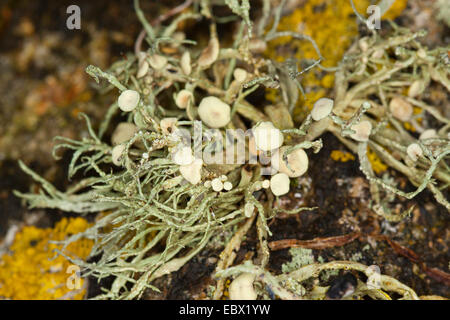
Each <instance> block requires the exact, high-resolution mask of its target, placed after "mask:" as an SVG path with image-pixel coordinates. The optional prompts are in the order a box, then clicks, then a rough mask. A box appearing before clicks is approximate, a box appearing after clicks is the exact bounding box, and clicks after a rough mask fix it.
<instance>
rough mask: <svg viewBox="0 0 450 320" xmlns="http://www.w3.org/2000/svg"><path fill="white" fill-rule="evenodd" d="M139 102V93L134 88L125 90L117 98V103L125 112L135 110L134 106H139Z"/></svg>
mask: <svg viewBox="0 0 450 320" xmlns="http://www.w3.org/2000/svg"><path fill="white" fill-rule="evenodd" d="M138 103H139V93H138V92H137V91H134V90H125V91H123V92H122V93H121V94H120V96H119V99H117V104H118V105H119V108H120V110H122V111H124V112H130V111H133V110H134V108H136V107H137V105H138Z"/></svg>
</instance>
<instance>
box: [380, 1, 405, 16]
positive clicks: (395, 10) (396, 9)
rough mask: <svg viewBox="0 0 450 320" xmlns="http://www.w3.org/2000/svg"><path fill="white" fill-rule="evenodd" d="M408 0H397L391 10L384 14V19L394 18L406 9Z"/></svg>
mask: <svg viewBox="0 0 450 320" xmlns="http://www.w3.org/2000/svg"><path fill="white" fill-rule="evenodd" d="M407 4H408V0H395V1H394V3H393V4H392V6H391V7H390V8H389V10H388V11H387V12H386V13H385V14H383V16H382V17H381V18H382V19H390V20H393V19H395V18H397V17H398V16H399V15H400V14H401V13H402V12H403V10H405V8H406V5H407Z"/></svg>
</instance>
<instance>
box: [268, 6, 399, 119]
mask: <svg viewBox="0 0 450 320" xmlns="http://www.w3.org/2000/svg"><path fill="white" fill-rule="evenodd" d="M370 4H371V3H370V1H369V0H362V1H357V2H356V3H355V6H356V9H357V10H358V11H359V12H365V11H366V9H367V7H368V6H369V5H370ZM406 4H407V0H397V1H395V3H394V4H393V5H392V7H391V8H390V9H389V10H388V11H387V12H386V13H385V14H384V15H383V17H382V18H383V19H394V18H396V17H397V16H399V15H400V14H401V12H402V11H403V9H404V8H405V7H406ZM278 30H279V31H297V32H300V33H302V34H305V35H308V36H311V37H312V38H313V39H314V41H315V42H316V44H317V46H318V47H319V49H320V52H321V53H322V55H323V57H324V60H323V62H322V65H323V67H325V68H333V67H336V66H337V65H338V63H339V62H340V61H341V60H342V58H343V56H344V53H345V52H346V51H347V49H348V48H349V47H350V45H351V44H352V43H353V41H354V40H355V39H356V38H357V36H358V26H357V21H356V19H355V14H354V11H353V9H352V7H351V4H350V1H342V0H311V1H306V2H305V4H304V5H303V6H300V7H298V8H296V9H295V10H294V11H293V12H292V13H290V14H289V15H286V16H284V17H283V18H282V19H281V20H280V23H279V25H278ZM266 55H267V56H268V57H270V58H272V59H274V60H276V61H278V62H282V61H285V60H286V59H287V58H296V59H298V60H304V61H307V60H311V59H318V58H319V57H318V56H317V53H316V51H315V49H314V47H313V45H312V44H311V43H310V42H306V41H299V40H293V39H292V38H290V37H282V38H278V39H275V40H273V41H270V42H269V46H268V49H267V52H266ZM301 84H302V86H303V87H304V88H305V96H304V97H303V96H301V97H300V99H299V101H298V103H297V105H296V106H297V108H296V110H295V113H294V117H295V118H296V119H297V118H298V117H300V118H302V117H304V112H305V110H306V109H305V107H306V108H309V109H311V108H312V105H313V103H314V102H315V101H317V100H318V99H320V98H322V97H325V96H326V95H327V94H329V92H330V91H331V89H332V88H333V86H334V74H333V73H329V72H326V71H324V70H322V69H317V68H316V69H314V70H310V71H309V72H307V73H305V74H304V75H303V78H302V79H301ZM266 99H267V100H269V101H272V102H275V101H276V100H277V96H276V94H275V91H274V90H270V89H269V90H268V91H267V94H266Z"/></svg>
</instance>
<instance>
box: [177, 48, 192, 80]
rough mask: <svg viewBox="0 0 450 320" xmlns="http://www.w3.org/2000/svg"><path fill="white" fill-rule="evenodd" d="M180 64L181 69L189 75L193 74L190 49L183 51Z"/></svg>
mask: <svg viewBox="0 0 450 320" xmlns="http://www.w3.org/2000/svg"><path fill="white" fill-rule="evenodd" d="M180 66H181V71H183V73H184V74H185V75H187V76H188V75H190V74H191V71H192V66H191V54H190V53H189V51H185V52H184V53H183V55H182V56H181V60H180Z"/></svg>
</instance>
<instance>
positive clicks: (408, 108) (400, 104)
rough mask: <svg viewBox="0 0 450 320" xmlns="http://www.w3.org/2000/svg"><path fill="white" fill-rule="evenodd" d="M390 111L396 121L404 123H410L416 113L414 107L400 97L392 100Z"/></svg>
mask: <svg viewBox="0 0 450 320" xmlns="http://www.w3.org/2000/svg"><path fill="white" fill-rule="evenodd" d="M389 110H390V111H391V113H392V115H393V116H394V117H395V118H396V119H398V120H400V121H403V122H405V121H409V120H410V119H411V116H412V115H413V111H414V110H413V107H412V105H411V104H410V103H409V102H408V101H406V100H405V99H403V98H400V97H395V98H393V99H392V100H391V102H390V103H389Z"/></svg>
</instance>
